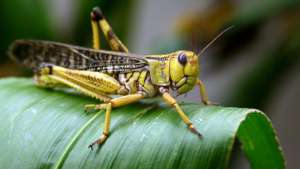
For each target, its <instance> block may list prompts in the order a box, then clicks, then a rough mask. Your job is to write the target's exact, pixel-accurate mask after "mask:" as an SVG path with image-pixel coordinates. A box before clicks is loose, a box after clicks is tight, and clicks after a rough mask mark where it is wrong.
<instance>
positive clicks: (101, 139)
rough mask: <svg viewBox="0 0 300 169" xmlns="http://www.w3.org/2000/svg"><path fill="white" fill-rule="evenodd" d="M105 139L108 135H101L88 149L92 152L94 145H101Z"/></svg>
mask: <svg viewBox="0 0 300 169" xmlns="http://www.w3.org/2000/svg"><path fill="white" fill-rule="evenodd" d="M107 137H108V135H105V134H102V135H101V137H100V138H99V139H98V140H96V141H94V142H93V143H92V144H90V145H89V146H88V148H90V149H91V150H92V151H93V150H94V145H95V144H97V145H102V144H103V143H104V142H105V140H106V139H107Z"/></svg>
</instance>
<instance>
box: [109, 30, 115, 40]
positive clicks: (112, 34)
mask: <svg viewBox="0 0 300 169" xmlns="http://www.w3.org/2000/svg"><path fill="white" fill-rule="evenodd" d="M115 36H116V35H115V33H114V32H113V31H112V30H111V29H109V30H108V32H107V37H108V40H112V39H114V38H115Z"/></svg>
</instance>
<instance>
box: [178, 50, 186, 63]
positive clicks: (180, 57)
mask: <svg viewBox="0 0 300 169" xmlns="http://www.w3.org/2000/svg"><path fill="white" fill-rule="evenodd" d="M178 62H179V63H181V64H182V65H185V64H186V62H187V58H186V55H185V54H184V53H181V54H180V55H179V56H178Z"/></svg>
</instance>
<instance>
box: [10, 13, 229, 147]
mask: <svg viewBox="0 0 300 169" xmlns="http://www.w3.org/2000/svg"><path fill="white" fill-rule="evenodd" d="M90 18H91V19H90V20H91V27H92V35H93V48H85V47H79V46H74V45H69V44H63V43H58V42H50V41H41V40H24V39H23V40H16V41H14V42H13V43H12V44H11V46H10V47H9V50H8V53H9V55H10V57H11V58H12V59H13V60H14V61H16V62H18V63H20V64H23V65H25V66H27V67H29V68H32V69H33V70H34V79H35V81H36V83H37V85H38V86H41V87H46V88H57V87H62V86H64V87H69V88H74V89H76V90H78V91H79V92H81V93H83V94H85V95H87V96H90V97H92V98H95V99H97V100H99V101H100V103H99V104H88V105H85V109H86V110H96V111H100V110H105V124H104V129H103V132H102V134H101V136H100V137H99V139H97V140H96V141H94V142H92V143H91V144H90V145H89V148H91V149H93V146H95V145H97V144H98V145H101V144H103V143H104V142H105V140H106V139H107V138H108V136H109V134H110V122H111V112H112V109H113V108H116V107H120V106H124V105H128V104H131V103H134V102H137V101H139V100H141V99H144V98H150V97H158V96H159V97H162V98H163V100H164V101H165V102H166V103H167V104H168V105H170V106H171V107H173V108H175V110H176V112H177V113H178V115H179V116H180V118H181V119H182V120H183V122H184V123H185V124H186V125H187V128H188V129H189V130H190V131H191V132H192V133H194V134H196V135H198V136H199V137H201V134H200V132H199V131H198V130H197V129H196V128H195V127H194V125H193V123H192V121H191V120H190V119H189V118H188V116H187V115H186V114H185V113H184V111H183V110H182V109H181V107H180V106H179V104H178V102H177V100H176V99H175V96H177V95H181V94H184V93H187V92H188V91H190V90H192V89H193V88H194V86H196V85H197V86H199V88H200V90H199V91H200V96H201V100H202V102H203V104H205V105H209V104H211V102H210V101H209V100H208V96H207V94H206V90H205V86H204V84H203V82H202V81H201V80H200V79H199V78H198V76H199V67H200V66H199V60H198V58H199V55H201V52H200V53H198V54H197V53H195V52H193V51H186V50H180V51H176V52H172V53H168V54H159V55H157V54H153V55H152V54H150V55H138V54H133V53H130V52H129V50H128V49H127V47H126V46H125V45H124V44H123V43H122V42H121V41H120V39H119V38H118V37H117V35H116V34H115V33H114V32H113V30H112V28H111V26H110V24H109V23H108V21H107V20H106V18H105V17H104V15H103V13H102V11H101V9H100V8H99V7H95V8H93V9H92V11H91V13H90ZM100 31H102V32H103V35H104V37H105V39H106V41H107V42H108V44H109V46H110V48H111V49H112V51H108V50H102V49H100ZM223 32H224V31H223ZM223 32H222V33H223ZM220 35H221V34H219V35H218V36H217V37H219V36H220ZM217 37H216V38H217ZM216 38H215V39H216ZM215 39H214V40H215ZM214 40H213V41H214ZM213 41H211V43H212V42H213ZM208 46H209V45H207V46H206V47H208ZM204 49H205V48H204ZM202 51H204V50H202ZM113 95H117V96H119V97H114V98H113V97H112V96H113Z"/></svg>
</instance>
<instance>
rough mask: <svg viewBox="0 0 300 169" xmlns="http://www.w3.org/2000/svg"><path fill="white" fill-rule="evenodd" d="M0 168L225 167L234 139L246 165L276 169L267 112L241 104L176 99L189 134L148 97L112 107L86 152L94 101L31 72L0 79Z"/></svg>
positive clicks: (279, 167) (278, 157)
mask: <svg viewBox="0 0 300 169" xmlns="http://www.w3.org/2000/svg"><path fill="white" fill-rule="evenodd" d="M0 89H1V90H0V100H1V105H0V133H1V134H0V141H1V144H0V152H1V154H0V168H7V169H8V168H23V169H27V168H28V169H32V168H33V169H34V168H36V169H44V168H55V169H57V168H65V169H68V168H72V169H73V168H88V169H89V168H95V169H97V168H99V169H100V168H101V169H104V168H130V169H135V168H143V169H148V168H149V169H150V168H165V169H168V168H188V169H193V168H200V169H202V168H203V169H204V168H205V169H223V168H228V164H229V161H230V156H231V152H232V149H233V144H234V141H235V139H236V138H237V139H239V141H240V142H241V143H242V150H243V152H244V154H245V155H246V156H247V158H248V160H249V163H250V165H251V167H252V168H253V169H271V168H272V169H283V168H285V162H284V159H283V155H282V152H281V149H280V146H279V144H278V141H277V138H276V135H275V132H274V130H273V128H272V125H271V123H270V121H269V119H268V118H267V117H266V116H265V115H264V114H263V113H262V112H260V111H258V110H254V109H245V108H231V107H220V106H203V105H201V104H197V103H183V104H181V106H182V108H183V110H184V111H185V112H186V114H187V115H188V116H189V117H190V118H191V120H192V121H193V123H194V125H195V126H196V128H197V129H198V130H199V131H200V132H201V133H202V135H203V138H202V139H199V138H198V137H197V136H196V135H194V134H192V133H191V132H190V131H189V130H188V129H187V128H186V126H185V125H184V123H183V121H182V120H181V119H180V118H179V116H178V114H177V113H176V112H175V110H173V109H171V108H170V107H168V106H167V105H165V104H162V103H161V102H162V100H158V99H149V100H145V101H141V102H138V103H135V104H132V105H128V106H124V107H120V108H116V109H113V113H112V117H111V118H112V121H111V134H110V136H109V138H108V140H107V141H106V142H105V143H104V145H102V146H101V147H98V148H96V149H94V150H93V151H91V150H90V149H88V145H89V144H90V143H91V142H93V141H94V140H95V139H97V138H98V137H99V136H100V134H101V133H102V129H103V126H104V114H105V113H104V112H103V111H100V112H98V113H90V114H87V113H85V112H84V105H85V104H91V103H97V102H96V101H95V100H93V99H90V98H88V97H84V96H82V95H79V94H77V93H75V92H67V91H59V90H51V89H44V88H39V87H37V86H35V85H34V82H33V81H32V80H31V79H25V78H8V79H2V80H0Z"/></svg>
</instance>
